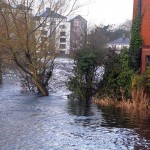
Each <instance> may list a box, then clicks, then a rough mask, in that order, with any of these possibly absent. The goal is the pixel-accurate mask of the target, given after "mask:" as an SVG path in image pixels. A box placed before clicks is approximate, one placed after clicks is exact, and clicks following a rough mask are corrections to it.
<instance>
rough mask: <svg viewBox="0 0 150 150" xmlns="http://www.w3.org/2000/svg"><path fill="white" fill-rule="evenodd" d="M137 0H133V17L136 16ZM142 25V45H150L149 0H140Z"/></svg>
mask: <svg viewBox="0 0 150 150" xmlns="http://www.w3.org/2000/svg"><path fill="white" fill-rule="evenodd" d="M137 3H138V0H134V7H133V18H135V16H136V10H137ZM142 14H143V18H142V27H141V34H142V38H143V40H144V45H150V0H142Z"/></svg>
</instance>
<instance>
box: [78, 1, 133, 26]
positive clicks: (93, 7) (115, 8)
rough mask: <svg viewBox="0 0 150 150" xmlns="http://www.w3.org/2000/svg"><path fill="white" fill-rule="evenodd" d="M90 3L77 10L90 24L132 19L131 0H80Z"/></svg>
mask: <svg viewBox="0 0 150 150" xmlns="http://www.w3.org/2000/svg"><path fill="white" fill-rule="evenodd" d="M81 1H82V3H83V2H84V1H85V2H89V3H90V4H88V5H86V6H84V7H82V8H81V9H80V11H79V12H78V13H79V14H81V15H82V16H83V17H84V18H85V19H87V20H88V22H89V23H90V24H97V25H99V24H121V23H123V22H125V21H126V20H128V19H132V11H133V0H81Z"/></svg>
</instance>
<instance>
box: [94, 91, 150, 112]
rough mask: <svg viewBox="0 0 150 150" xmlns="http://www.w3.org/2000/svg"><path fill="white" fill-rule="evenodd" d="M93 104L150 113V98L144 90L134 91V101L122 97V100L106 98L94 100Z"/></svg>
mask: <svg viewBox="0 0 150 150" xmlns="http://www.w3.org/2000/svg"><path fill="white" fill-rule="evenodd" d="M92 101H93V103H95V104H98V105H101V106H113V107H119V108H125V109H128V110H131V109H138V110H149V111H150V98H149V97H148V96H147V95H146V94H145V93H144V90H134V91H132V99H125V98H124V97H123V96H122V100H121V101H118V100H117V99H115V100H114V99H111V98H104V99H98V98H93V100H92Z"/></svg>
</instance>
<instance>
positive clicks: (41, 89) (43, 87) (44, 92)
mask: <svg viewBox="0 0 150 150" xmlns="http://www.w3.org/2000/svg"><path fill="white" fill-rule="evenodd" d="M34 82H35V85H36V87H37V88H38V90H39V92H40V93H41V94H42V95H43V96H48V95H49V92H48V89H47V87H46V85H44V84H43V83H41V81H39V80H37V79H36V80H34Z"/></svg>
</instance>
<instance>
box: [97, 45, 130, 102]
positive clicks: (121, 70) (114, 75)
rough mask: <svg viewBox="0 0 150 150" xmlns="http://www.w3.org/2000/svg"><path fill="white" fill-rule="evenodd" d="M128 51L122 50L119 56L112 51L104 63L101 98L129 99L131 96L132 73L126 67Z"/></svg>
mask: <svg viewBox="0 0 150 150" xmlns="http://www.w3.org/2000/svg"><path fill="white" fill-rule="evenodd" d="M128 59H129V58H128V49H126V48H124V49H122V50H121V53H120V54H116V53H115V52H113V51H110V52H109V55H108V57H107V59H106V61H105V73H104V76H103V81H102V82H103V86H102V88H101V89H100V92H99V96H100V97H101V98H105V97H110V98H112V99H118V100H119V99H121V98H122V97H125V98H129V97H130V96H131V76H132V75H133V71H132V70H130V68H129V67H128Z"/></svg>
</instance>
